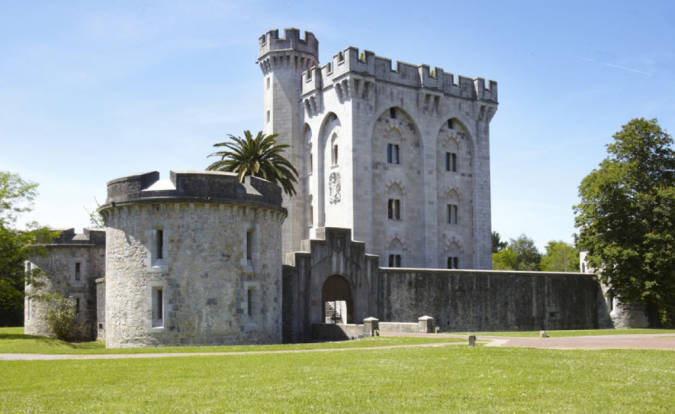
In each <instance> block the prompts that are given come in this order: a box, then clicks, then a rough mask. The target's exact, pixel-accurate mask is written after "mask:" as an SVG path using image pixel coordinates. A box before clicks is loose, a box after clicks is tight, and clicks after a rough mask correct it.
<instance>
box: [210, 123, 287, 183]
mask: <svg viewBox="0 0 675 414" xmlns="http://www.w3.org/2000/svg"><path fill="white" fill-rule="evenodd" d="M228 136H229V137H230V139H231V141H226V142H219V143H217V144H213V146H214V147H225V148H227V149H226V150H224V151H218V152H214V153H213V154H209V157H219V158H220V159H219V160H218V161H216V162H214V163H212V164H211V165H209V166H208V167H206V169H207V170H212V171H228V172H236V173H237V174H238V175H239V182H240V183H243V182H244V177H246V176H247V175H249V176H255V177H260V178H264V179H266V180H268V181H270V182H272V183H274V184H277V185H280V186H281V188H283V190H284V192H285V193H286V194H288V195H291V196H292V195H295V193H296V192H295V186H294V184H295V183H296V182H297V176H298V171H297V170H296V169H295V167H293V165H292V164H291V162H290V161H288V160H287V159H286V157H284V156H283V155H282V153H283V152H284V150H285V149H286V148H288V145H286V144H277V141H276V137H277V134H270V135H265V134H263V132H262V131H260V132H258V135H256V136H255V138H254V137H253V135H251V131H248V130H246V131H244V138H243V139H242V138H240V137H236V136H234V135H232V134H228Z"/></svg>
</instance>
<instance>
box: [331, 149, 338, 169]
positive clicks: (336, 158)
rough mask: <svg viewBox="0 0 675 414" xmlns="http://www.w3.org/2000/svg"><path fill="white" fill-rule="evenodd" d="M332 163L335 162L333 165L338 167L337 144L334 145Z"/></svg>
mask: <svg viewBox="0 0 675 414" xmlns="http://www.w3.org/2000/svg"><path fill="white" fill-rule="evenodd" d="M332 162H333V165H338V146H337V144H334V145H333V156H332Z"/></svg>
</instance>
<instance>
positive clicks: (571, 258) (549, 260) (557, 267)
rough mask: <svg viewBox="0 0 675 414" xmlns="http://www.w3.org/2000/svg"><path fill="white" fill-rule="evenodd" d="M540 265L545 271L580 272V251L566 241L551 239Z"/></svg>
mask: <svg viewBox="0 0 675 414" xmlns="http://www.w3.org/2000/svg"><path fill="white" fill-rule="evenodd" d="M539 267H540V268H541V270H543V271H545V272H578V271H579V251H578V250H577V249H576V248H574V246H572V245H571V244H569V243H565V242H564V241H550V242H548V244H547V245H546V253H545V254H544V255H543V256H542V257H541V263H540V264H539Z"/></svg>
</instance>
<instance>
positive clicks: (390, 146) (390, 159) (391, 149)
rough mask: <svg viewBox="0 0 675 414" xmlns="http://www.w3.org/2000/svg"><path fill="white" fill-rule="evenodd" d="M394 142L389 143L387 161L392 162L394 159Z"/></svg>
mask: <svg viewBox="0 0 675 414" xmlns="http://www.w3.org/2000/svg"><path fill="white" fill-rule="evenodd" d="M393 146H394V145H393V144H387V163H389V164H391V163H392V160H393V155H394V154H393V153H392V152H393Z"/></svg>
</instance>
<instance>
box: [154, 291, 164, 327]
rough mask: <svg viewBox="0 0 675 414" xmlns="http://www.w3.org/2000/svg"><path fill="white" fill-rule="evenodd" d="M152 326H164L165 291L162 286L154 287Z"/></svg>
mask: <svg viewBox="0 0 675 414" xmlns="http://www.w3.org/2000/svg"><path fill="white" fill-rule="evenodd" d="M152 326H153V327H154V328H161V327H162V326H164V291H163V289H162V288H161V287H160V286H156V287H153V288H152Z"/></svg>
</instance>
